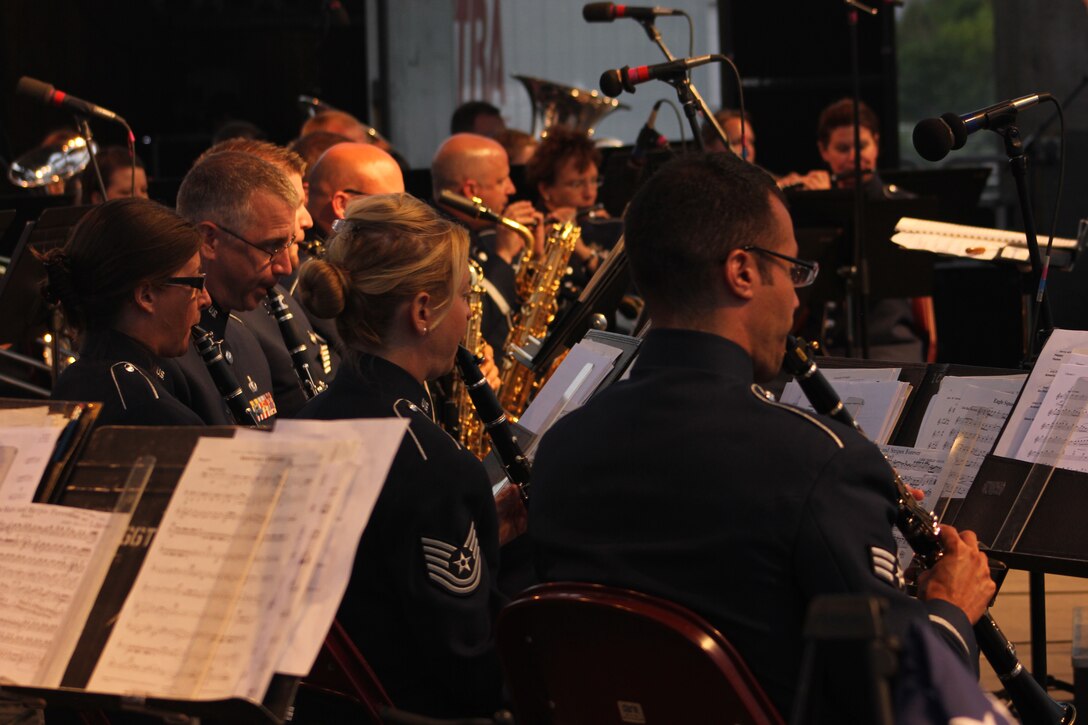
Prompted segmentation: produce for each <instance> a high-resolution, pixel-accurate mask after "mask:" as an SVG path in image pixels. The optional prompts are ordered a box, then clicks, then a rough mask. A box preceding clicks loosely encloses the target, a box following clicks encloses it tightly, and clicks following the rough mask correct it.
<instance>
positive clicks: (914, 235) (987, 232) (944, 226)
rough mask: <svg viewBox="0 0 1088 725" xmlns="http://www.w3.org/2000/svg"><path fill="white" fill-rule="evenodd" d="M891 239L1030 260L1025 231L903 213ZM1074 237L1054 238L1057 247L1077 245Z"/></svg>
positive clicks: (929, 248)
mask: <svg viewBox="0 0 1088 725" xmlns="http://www.w3.org/2000/svg"><path fill="white" fill-rule="evenodd" d="M895 231H896V234H895V235H894V236H893V237H892V242H894V243H895V244H898V245H899V246H901V247H903V248H905V249H913V250H919V251H925V252H934V253H937V254H948V255H952V256H955V257H966V258H970V259H997V258H1001V259H1015V260H1027V258H1028V250H1027V237H1026V236H1025V235H1024V233H1023V232H1011V231H1005V230H1002V229H987V228H985V227H972V226H966V225H964V224H950V223H948V222H936V221H930V220H928V219H913V218H910V217H903V218H902V219H900V220H899V223H898V224H896V225H895ZM1076 247H1077V241H1076V240H1075V239H1067V238H1058V237H1055V238H1054V248H1055V249H1076Z"/></svg>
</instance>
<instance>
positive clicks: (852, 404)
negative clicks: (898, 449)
mask: <svg viewBox="0 0 1088 725" xmlns="http://www.w3.org/2000/svg"><path fill="white" fill-rule="evenodd" d="M834 387H835V391H836V392H837V393H838V394H839V396H840V397H841V398H842V402H843V405H845V406H846V409H847V410H848V411H850V414H851V415H852V416H853V417H854V420H856V421H857V422H858V425H860V426H861V429H862V430H863V431H865V434H866V435H868V436H869V437H870V438H871V439H872V440H873V442H874V443H877V444H883V443H887V442H888V438H890V437H891V433H892V431H893V430H895V423H896V421H898V420H899V415H900V414H901V413H902V412H903V406H904V405H906V402H907V396H908V395H909V394H910V390H911V385H910V383H904V382H900V381H898V380H897V381H895V382H870V381H861V382H857V381H841V380H840V381H836V382H835V384H834ZM782 402H783V403H785V404H787V405H793V406H796V407H798V408H801V409H803V410H808V411H812V410H813V408H812V405H811V404H810V403H809V402H808V398H806V397H805V394H804V392H803V391H802V390H801V386H800V385H798V384H797V381H796V380H791V381H790V382H788V383H787V384H786V387H785V389H784V390H783V391H782Z"/></svg>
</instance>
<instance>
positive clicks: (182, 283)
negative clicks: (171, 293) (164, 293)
mask: <svg viewBox="0 0 1088 725" xmlns="http://www.w3.org/2000/svg"><path fill="white" fill-rule="evenodd" d="M206 276H207V275H204V274H198V275H196V276H195V277H167V278H166V279H164V280H163V281H162V283H163V284H164V285H166V286H168V287H189V288H190V289H192V290H195V292H196V294H200V293H201V292H203V291H204V278H205V277H206Z"/></svg>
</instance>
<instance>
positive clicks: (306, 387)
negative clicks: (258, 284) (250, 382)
mask: <svg viewBox="0 0 1088 725" xmlns="http://www.w3.org/2000/svg"><path fill="white" fill-rule="evenodd" d="M268 314H270V315H272V317H273V318H274V319H275V320H276V323H277V324H278V325H279V328H280V335H281V336H282V337H283V344H284V345H286V346H287V353H288V354H289V355H290V356H291V364H292V365H293V366H294V368H295V374H296V375H297V376H298V381H299V383H300V384H301V385H302V391H303V392H304V393H305V394H306V399H307V400H309V399H311V398H313V397H314V396H315V395H317V394H318V393H322V392H324V391H325V390H326V388H328V386H327V385H326V384H325V381H324V380H320V379H318V380H315V379H314V375H313V371H311V370H310V359H309V355H308V354H307V353H308V352H309V349H310V348H309V346H308V345H307V344H306V337H305V335H303V333H302V332H300V331H299V329H298V326H297V325H295V315H294V313H293V312H291V308H290V307H288V306H287V302H286V301H284V299H283V295H282V294H281V293H279V292H277V291H276V290H275V289H270V290H268Z"/></svg>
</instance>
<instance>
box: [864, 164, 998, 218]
mask: <svg viewBox="0 0 1088 725" xmlns="http://www.w3.org/2000/svg"><path fill="white" fill-rule="evenodd" d="M991 171H992V169H991V168H990V167H988V166H970V167H950V166H945V167H942V168H939V169H897V170H895V171H881V172H880V177H881V179H882V180H883V181H884V182H885V183H887V184H895V185H896V186H900V187H902V188H904V189H906V190H907V191H909V192H911V193H913V194H916V195H918V196H922V197H927V198H933V199H936V200H937V210H936V212H935V213H934V215H933V216H931V217H927V218H929V219H933V220H936V221H941V222H950V223H952V224H969V225H977V224H978V223H979V221H980V220H979V219H978V212H979V209H978V204H979V200H980V199H981V198H982V192H983V190H984V189H985V188H986V181H987V180H988V179H989V178H990V172H991ZM986 226H988V225H986Z"/></svg>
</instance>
